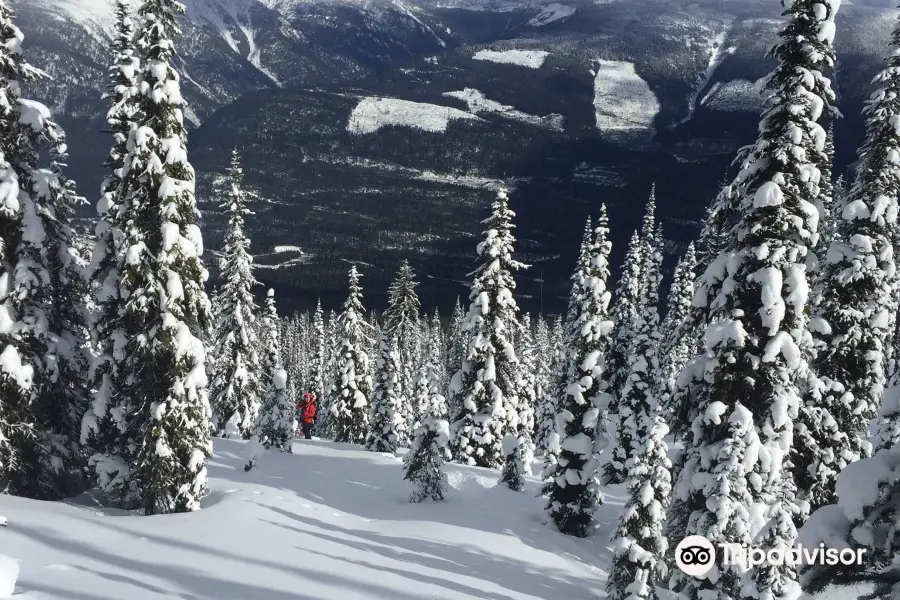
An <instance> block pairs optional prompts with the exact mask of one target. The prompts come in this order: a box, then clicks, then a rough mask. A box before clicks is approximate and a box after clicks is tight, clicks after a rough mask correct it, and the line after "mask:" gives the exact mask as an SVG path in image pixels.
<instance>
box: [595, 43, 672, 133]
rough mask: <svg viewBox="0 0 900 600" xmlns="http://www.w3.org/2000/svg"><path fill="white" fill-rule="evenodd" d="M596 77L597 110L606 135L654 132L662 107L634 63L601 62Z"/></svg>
mask: <svg viewBox="0 0 900 600" xmlns="http://www.w3.org/2000/svg"><path fill="white" fill-rule="evenodd" d="M597 64H598V66H597V73H596V76H595V78H594V110H595V114H596V119H597V128H598V129H599V130H600V131H602V132H613V133H615V132H620V133H635V132H645V131H647V132H652V131H653V120H654V119H655V118H656V115H657V113H659V109H660V105H659V100H658V99H657V97H656V94H654V93H653V90H651V89H650V86H649V85H647V82H646V81H644V80H643V79H641V77H640V76H639V75H638V74H637V72H636V71H635V69H634V63H630V62H622V61H616V60H598V61H597Z"/></svg>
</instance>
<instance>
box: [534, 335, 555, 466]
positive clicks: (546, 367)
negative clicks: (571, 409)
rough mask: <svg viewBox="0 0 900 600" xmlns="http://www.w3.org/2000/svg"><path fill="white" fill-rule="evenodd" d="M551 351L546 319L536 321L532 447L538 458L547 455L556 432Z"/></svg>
mask: <svg viewBox="0 0 900 600" xmlns="http://www.w3.org/2000/svg"><path fill="white" fill-rule="evenodd" d="M551 351H552V347H551V344H550V330H549V328H548V327H547V321H546V319H543V318H541V319H538V323H537V327H536V330H535V335H534V354H535V355H536V356H540V359H539V360H535V392H534V393H535V409H534V412H535V414H534V421H535V422H534V445H535V453H536V454H538V455H539V456H545V455H546V454H547V448H548V445H549V443H550V436H551V435H553V433H554V432H555V431H556V406H557V404H558V402H559V398H558V397H557V395H556V394H555V393H553V387H552V385H551V381H552V377H551V375H552V369H553V361H552V360H548V356H547V355H548V354H549V353H550V352H551Z"/></svg>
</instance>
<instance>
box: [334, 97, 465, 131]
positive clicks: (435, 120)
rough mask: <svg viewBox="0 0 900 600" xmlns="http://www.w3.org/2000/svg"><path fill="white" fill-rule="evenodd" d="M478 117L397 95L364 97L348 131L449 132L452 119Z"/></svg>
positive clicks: (349, 123)
mask: <svg viewBox="0 0 900 600" xmlns="http://www.w3.org/2000/svg"><path fill="white" fill-rule="evenodd" d="M455 119H459V120H475V121H480V120H481V119H479V118H478V117H476V116H475V115H473V114H471V113H467V112H465V111H462V110H459V109H458V108H450V107H449V106H440V105H438V104H427V103H424V102H410V101H409V100H398V99H396V98H373V97H368V98H363V100H362V101H360V103H359V104H358V105H357V106H356V108H354V109H353V112H352V113H351V114H350V121H349V122H348V123H347V131H349V132H350V133H353V134H356V135H364V134H367V133H374V132H376V131H378V130H379V129H381V128H382V127H390V126H395V127H400V126H402V127H412V128H414V129H421V130H423V131H430V132H433V133H443V132H445V131H447V126H448V125H449V124H450V121H452V120H455Z"/></svg>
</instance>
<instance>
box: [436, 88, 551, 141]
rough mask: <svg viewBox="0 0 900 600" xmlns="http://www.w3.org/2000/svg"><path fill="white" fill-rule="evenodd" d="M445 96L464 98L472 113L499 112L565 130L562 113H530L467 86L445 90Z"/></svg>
mask: <svg viewBox="0 0 900 600" xmlns="http://www.w3.org/2000/svg"><path fill="white" fill-rule="evenodd" d="M444 96H446V97H448V98H456V99H458V100H462V101H463V102H465V103H466V104H467V105H468V107H469V112H471V113H472V114H478V113H482V112H491V113H498V114H500V115H501V116H504V117H506V118H509V119H512V120H514V121H521V122H522V123H527V124H529V125H534V126H536V127H545V128H547V129H552V130H554V131H563V129H564V127H563V122H564V120H563V116H562V115H558V114H555V113H554V114H551V115H547V116H546V117H539V116H537V115H530V114H528V113H524V112H521V111H519V110H516V109H515V108H514V107H512V106H507V105H505V104H500V103H499V102H495V101H493V100H489V99H488V98H487V97H486V96H485V95H484V94H482V93H481V92H479V91H478V90H476V89H473V88H466V89H464V90H462V91H459V92H445V93H444Z"/></svg>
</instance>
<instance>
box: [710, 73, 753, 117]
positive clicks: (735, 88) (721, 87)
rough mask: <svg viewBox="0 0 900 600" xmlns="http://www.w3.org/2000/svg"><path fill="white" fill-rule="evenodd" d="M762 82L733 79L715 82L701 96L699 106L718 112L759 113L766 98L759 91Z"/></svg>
mask: <svg viewBox="0 0 900 600" xmlns="http://www.w3.org/2000/svg"><path fill="white" fill-rule="evenodd" d="M761 84H762V82H761V81H757V82H756V83H754V82H752V81H747V80H746V79H734V80H732V81H726V82H724V83H723V82H721V81H719V82H716V83H715V84H714V85H713V86H712V88H710V90H709V92H707V93H706V95H704V96H703V99H702V100H701V101H700V105H701V106H704V107H706V108H708V109H710V110H715V111H719V112H759V111H760V110H761V109H762V108H763V106H764V105H765V99H766V96H765V94H764V92H762V91H761V89H760V86H761Z"/></svg>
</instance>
